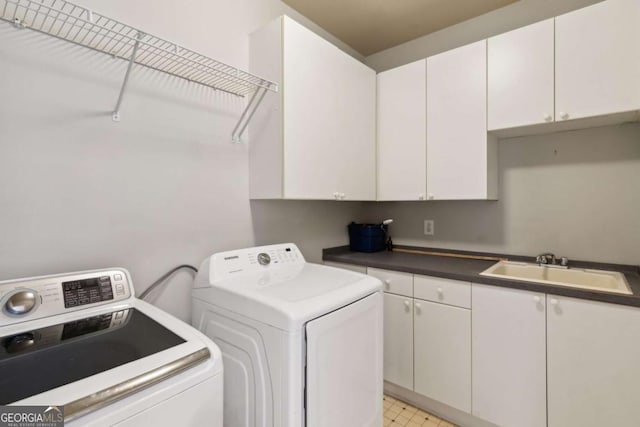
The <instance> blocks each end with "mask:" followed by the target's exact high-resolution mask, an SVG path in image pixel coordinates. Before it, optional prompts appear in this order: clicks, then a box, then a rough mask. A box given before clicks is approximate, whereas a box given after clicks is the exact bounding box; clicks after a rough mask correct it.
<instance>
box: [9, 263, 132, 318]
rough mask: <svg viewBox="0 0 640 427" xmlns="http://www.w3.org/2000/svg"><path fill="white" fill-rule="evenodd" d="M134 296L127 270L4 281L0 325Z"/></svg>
mask: <svg viewBox="0 0 640 427" xmlns="http://www.w3.org/2000/svg"><path fill="white" fill-rule="evenodd" d="M132 295H133V286H132V284H131V279H130V276H129V272H128V271H127V270H125V269H108V270H95V271H86V272H78V273H69V274H60V275H52V276H40V277H33V278H29V279H18V280H7V281H3V282H0V326H5V325H10V324H13V323H18V322H23V321H25V320H34V319H40V318H42V317H47V316H53V315H56V314H61V313H65V312H70V311H74V310H80V309H83V308H88V307H94V306H98V305H101V304H106V303H111V302H115V301H121V300H125V299H128V298H130V297H131V296H132Z"/></svg>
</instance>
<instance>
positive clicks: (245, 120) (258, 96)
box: [231, 86, 267, 144]
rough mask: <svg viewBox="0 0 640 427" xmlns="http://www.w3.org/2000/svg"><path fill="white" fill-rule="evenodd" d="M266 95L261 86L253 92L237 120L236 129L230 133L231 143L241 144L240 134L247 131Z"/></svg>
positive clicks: (265, 90)
mask: <svg viewBox="0 0 640 427" xmlns="http://www.w3.org/2000/svg"><path fill="white" fill-rule="evenodd" d="M266 94H267V88H266V87H263V86H260V87H259V88H257V89H256V90H255V92H253V95H252V96H251V100H249V103H248V104H247V106H246V107H245V109H244V111H243V112H242V115H241V116H240V119H239V120H238V123H237V124H236V127H234V128H233V132H231V138H232V141H233V142H235V143H236V144H239V143H240V142H242V139H241V137H242V134H243V133H244V131H245V129H247V126H248V125H249V122H250V121H251V119H252V118H253V115H254V114H255V112H256V110H257V109H258V107H259V106H260V103H262V100H263V99H264V96H265V95H266Z"/></svg>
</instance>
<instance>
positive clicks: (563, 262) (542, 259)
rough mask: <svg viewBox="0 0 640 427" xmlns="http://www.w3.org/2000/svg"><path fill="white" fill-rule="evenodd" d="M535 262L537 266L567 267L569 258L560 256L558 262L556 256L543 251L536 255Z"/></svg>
mask: <svg viewBox="0 0 640 427" xmlns="http://www.w3.org/2000/svg"><path fill="white" fill-rule="evenodd" d="M536 262H537V263H538V265H539V266H543V265H544V266H547V267H559V268H569V258H567V257H562V258H560V264H558V260H557V259H556V256H555V255H554V254H552V253H550V252H545V253H542V254H540V255H538V256H537V257H536Z"/></svg>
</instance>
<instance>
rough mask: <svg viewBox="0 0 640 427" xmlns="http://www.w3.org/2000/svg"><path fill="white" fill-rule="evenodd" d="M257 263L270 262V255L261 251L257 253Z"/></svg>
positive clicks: (267, 263)
mask: <svg viewBox="0 0 640 427" xmlns="http://www.w3.org/2000/svg"><path fill="white" fill-rule="evenodd" d="M258 264H260V265H269V264H271V257H270V256H269V254H268V253H265V252H262V253H259V254H258Z"/></svg>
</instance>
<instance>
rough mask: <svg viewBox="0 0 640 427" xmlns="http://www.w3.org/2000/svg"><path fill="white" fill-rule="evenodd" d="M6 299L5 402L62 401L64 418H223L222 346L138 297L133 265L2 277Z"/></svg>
mask: <svg viewBox="0 0 640 427" xmlns="http://www.w3.org/2000/svg"><path fill="white" fill-rule="evenodd" d="M0 307H1V309H0V372H1V373H2V375H0V405H44V406H45V408H47V407H48V406H55V407H58V408H63V409H64V411H63V413H64V421H65V425H66V426H112V425H117V426H142V425H154V426H167V427H169V426H171V427H173V426H177V425H180V426H198V427H200V426H212V427H220V426H221V425H222V399H223V384H222V372H223V370H222V355H221V353H220V350H219V348H218V347H217V346H216V345H215V344H214V343H213V342H212V341H211V340H209V339H208V338H207V337H205V336H204V335H203V334H202V333H200V332H199V331H197V330H195V329H194V328H192V327H191V326H189V325H187V324H186V323H184V322H182V321H180V320H178V319H176V318H174V317H173V316H171V315H169V314H167V313H165V312H163V311H161V310H159V309H157V308H155V307H153V306H152V305H150V304H147V303H145V302H144V301H140V300H138V299H136V298H135V297H134V289H133V286H132V282H131V277H130V276H129V273H128V272H127V271H126V270H124V269H119V268H115V269H108V270H96V271H87V272H79V273H70V274H63V275H54V276H41V277H35V278H29V279H20V280H10V281H3V282H0ZM58 408H56V409H55V410H56V411H57V410H58ZM50 410H51V409H50Z"/></svg>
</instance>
